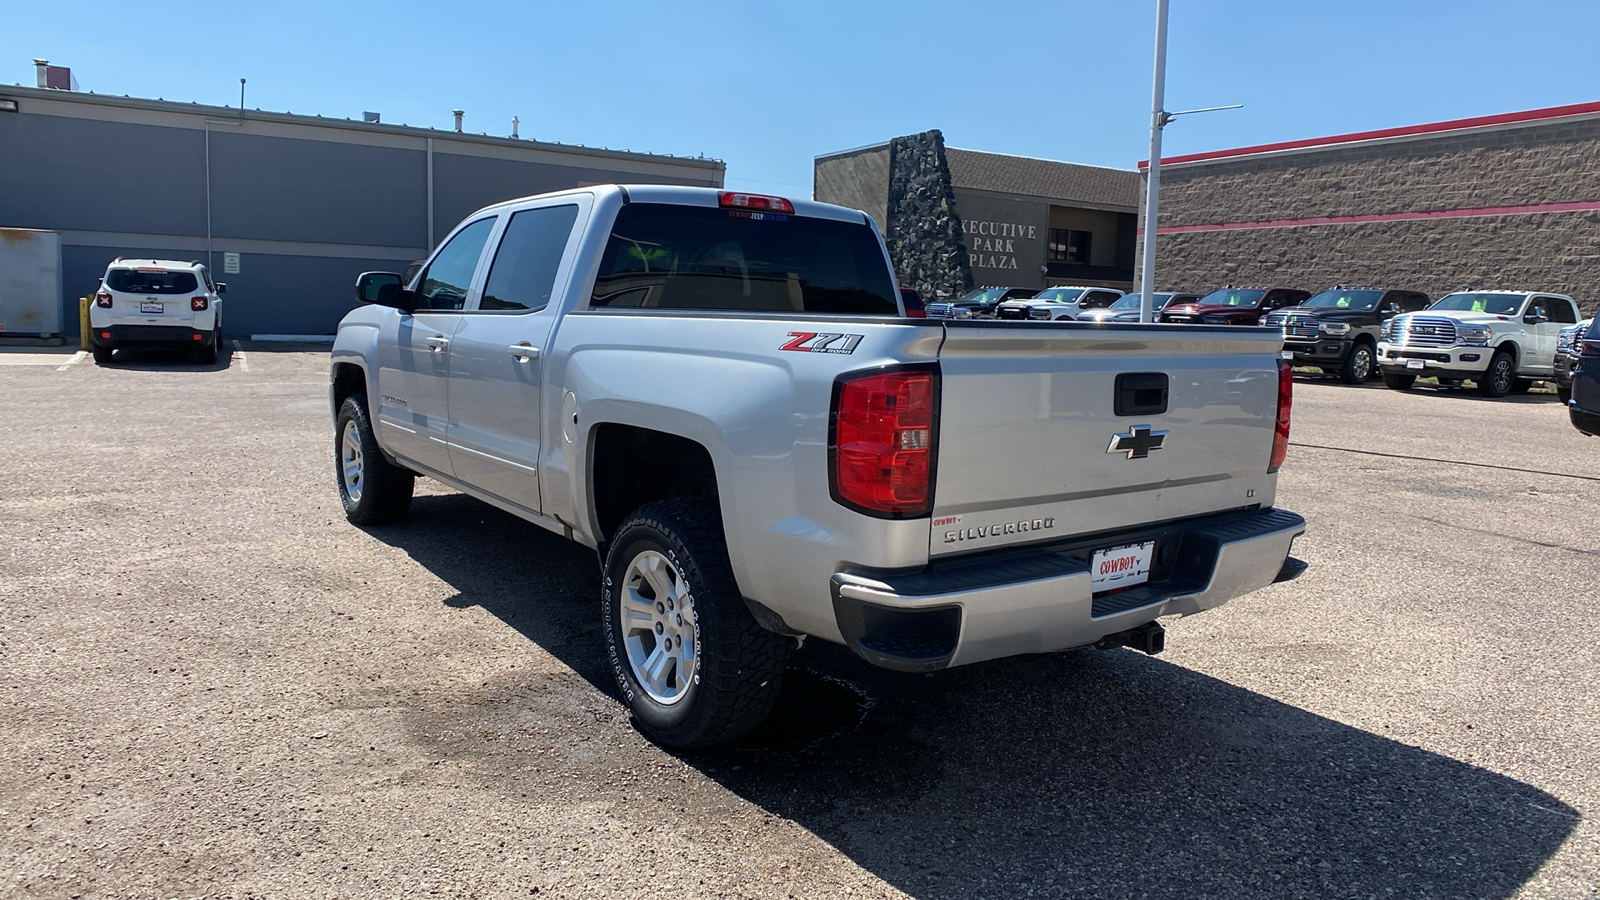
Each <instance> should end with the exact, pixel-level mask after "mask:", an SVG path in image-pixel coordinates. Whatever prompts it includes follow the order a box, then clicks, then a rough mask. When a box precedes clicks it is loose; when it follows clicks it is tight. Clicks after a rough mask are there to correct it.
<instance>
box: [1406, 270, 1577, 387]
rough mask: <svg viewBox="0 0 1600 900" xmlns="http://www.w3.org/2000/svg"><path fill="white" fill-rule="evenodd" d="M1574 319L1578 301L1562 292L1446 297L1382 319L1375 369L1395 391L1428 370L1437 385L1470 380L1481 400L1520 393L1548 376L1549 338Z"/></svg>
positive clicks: (1551, 365)
mask: <svg viewBox="0 0 1600 900" xmlns="http://www.w3.org/2000/svg"><path fill="white" fill-rule="evenodd" d="M1577 321H1578V304H1576V303H1574V302H1573V301H1572V298H1571V297H1568V296H1565V295H1562V294H1541V293H1537V292H1528V291H1462V292H1459V293H1455V294H1447V295H1445V296H1443V297H1441V298H1439V299H1438V300H1436V301H1434V303H1433V305H1431V306H1429V307H1428V308H1427V309H1425V310H1422V311H1421V312H1415V313H1408V314H1406V315H1402V316H1396V317H1394V318H1392V319H1390V320H1388V321H1387V322H1385V323H1384V324H1383V330H1382V331H1381V332H1380V333H1379V335H1378V367H1379V368H1380V369H1382V370H1383V383H1384V384H1385V385H1387V386H1389V387H1390V388H1393V389H1394V390H1398V391H1404V390H1409V389H1410V388H1411V386H1412V384H1413V383H1414V382H1415V381H1416V380H1417V377H1418V376H1429V375H1431V376H1435V377H1437V378H1438V379H1439V381H1440V383H1441V384H1457V385H1459V384H1460V383H1461V382H1462V381H1463V380H1466V379H1471V380H1473V381H1475V382H1477V384H1478V392H1479V393H1481V394H1483V395H1484V396H1487V397H1504V396H1505V395H1507V394H1510V393H1526V392H1527V390H1528V388H1530V387H1532V386H1533V381H1534V379H1536V378H1550V377H1553V375H1554V374H1555V353H1556V340H1557V338H1559V337H1560V335H1561V329H1563V328H1565V327H1567V326H1568V325H1574V324H1577Z"/></svg>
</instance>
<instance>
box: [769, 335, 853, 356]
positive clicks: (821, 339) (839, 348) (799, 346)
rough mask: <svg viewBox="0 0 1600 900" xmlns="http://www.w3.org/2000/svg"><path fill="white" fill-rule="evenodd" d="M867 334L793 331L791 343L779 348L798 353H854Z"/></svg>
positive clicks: (790, 336)
mask: <svg viewBox="0 0 1600 900" xmlns="http://www.w3.org/2000/svg"><path fill="white" fill-rule="evenodd" d="M865 336H866V335H861V334H823V333H818V332H815V331H791V332H789V338H790V340H789V343H787V344H784V345H783V346H782V347H779V348H778V349H779V350H794V351H796V352H798V353H854V352H856V345H857V344H859V343H861V339H862V338H863V337H865Z"/></svg>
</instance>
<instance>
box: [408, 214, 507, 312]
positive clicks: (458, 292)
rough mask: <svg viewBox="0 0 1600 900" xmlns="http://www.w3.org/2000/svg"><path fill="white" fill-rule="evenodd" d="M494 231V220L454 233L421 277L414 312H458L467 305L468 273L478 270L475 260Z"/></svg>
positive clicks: (481, 253) (483, 220) (469, 284)
mask: <svg viewBox="0 0 1600 900" xmlns="http://www.w3.org/2000/svg"><path fill="white" fill-rule="evenodd" d="M493 229H494V217H493V216H490V217H489V218H487V219H479V220H478V221H476V222H473V223H472V224H471V225H468V226H467V227H466V228H463V229H461V230H460V231H458V232H456V236H455V237H453V238H451V239H450V242H449V243H447V244H445V245H444V247H443V248H442V249H440V251H439V252H438V254H436V255H435V256H434V258H433V261H432V262H431V263H429V264H428V268H427V271H425V272H423V273H422V282H421V285H420V286H419V288H418V290H417V301H418V302H417V309H418V310H419V311H420V310H425V309H432V310H451V309H461V308H462V307H464V306H466V304H467V290H468V289H469V288H471V287H472V273H473V272H474V271H475V270H476V269H477V268H478V257H479V256H481V255H483V245H484V244H485V243H486V242H487V241H488V240H489V232H490V231H491V230H493Z"/></svg>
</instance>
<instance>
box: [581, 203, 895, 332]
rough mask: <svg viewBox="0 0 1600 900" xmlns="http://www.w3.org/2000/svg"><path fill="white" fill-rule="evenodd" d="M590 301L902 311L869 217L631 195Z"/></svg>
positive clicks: (602, 303)
mask: <svg viewBox="0 0 1600 900" xmlns="http://www.w3.org/2000/svg"><path fill="white" fill-rule="evenodd" d="M591 305H592V306H594V307H596V308H599V307H609V308H626V307H632V308H642V309H694V310H740V311H748V312H787V313H794V312H807V313H847V314H856V315H879V316H896V315H899V313H900V307H899V304H898V303H897V302H896V299H895V289H894V282H893V280H892V279H891V277H890V274H889V264H888V261H887V260H886V259H885V258H884V255H883V249H882V247H881V245H880V244H879V243H878V239H877V237H876V235H874V233H873V232H872V229H870V228H868V227H867V225H866V223H865V222H859V223H853V222H841V221H836V220H833V219H820V218H813V217H810V216H798V215H793V214H785V213H772V212H755V211H750V210H744V209H723V208H707V207H700V206H680V205H675V204H668V203H630V204H628V205H627V206H624V207H623V208H622V209H621V210H620V211H619V212H618V213H617V221H616V224H615V225H613V226H612V230H611V237H610V239H609V241H608V242H607V243H606V248H605V252H604V254H603V255H602V256H601V259H600V272H599V275H598V277H597V278H596V279H595V285H594V297H593V298H592V300H591Z"/></svg>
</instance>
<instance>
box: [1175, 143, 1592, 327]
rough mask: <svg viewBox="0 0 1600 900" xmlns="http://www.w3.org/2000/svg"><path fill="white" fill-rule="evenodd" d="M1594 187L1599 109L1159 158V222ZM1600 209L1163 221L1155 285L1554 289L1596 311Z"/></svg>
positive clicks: (1515, 200) (1548, 195)
mask: <svg viewBox="0 0 1600 900" xmlns="http://www.w3.org/2000/svg"><path fill="white" fill-rule="evenodd" d="M1597 200H1600V120H1588V121H1585V120H1578V121H1573V120H1565V121H1563V120H1552V121H1546V122H1531V123H1525V124H1520V125H1516V126H1502V127H1499V128H1494V129H1489V130H1481V131H1471V132H1460V133H1443V134H1439V135H1437V136H1433V137H1426V138H1420V139H1413V140H1405V141H1396V142H1390V143H1377V144H1369V145H1365V146H1348V147H1331V148H1328V149H1326V150H1313V151H1299V152H1292V153H1284V154H1281V155H1277V156H1260V157H1252V158H1241V159H1223V160H1216V161H1207V162H1197V163H1190V164H1185V165H1181V166H1174V167H1172V168H1166V169H1163V170H1162V172H1161V219H1160V224H1161V225H1162V226H1164V227H1165V226H1173V225H1190V226H1193V225H1215V224H1221V223H1237V222H1262V221H1271V220H1283V219H1305V218H1313V217H1321V216H1363V215H1375V214H1377V215H1382V214H1393V213H1416V212H1428V211H1435V210H1451V209H1456V210H1467V209H1482V208H1487V207H1504V206H1521V205H1529V204H1547V203H1563V202H1572V201H1597ZM1596 226H1600V212H1594V211H1548V212H1533V213H1528V214H1521V215H1501V216H1475V217H1467V218H1440V219H1416V220H1405V221H1388V222H1366V223H1344V224H1331V225H1297V226H1293V227H1277V228H1241V229H1228V230H1216V231H1195V232H1186V233H1179V234H1163V235H1160V236H1159V237H1158V238H1157V244H1156V248H1157V259H1156V272H1157V280H1158V281H1159V284H1158V287H1159V288H1160V289H1162V290H1177V289H1183V290H1207V289H1209V288H1212V287H1216V286H1218V285H1221V284H1224V283H1228V282H1234V283H1268V282H1270V283H1274V284H1286V285H1295V286H1298V287H1303V288H1305V289H1307V290H1317V289H1320V288H1323V287H1327V286H1330V285H1333V284H1338V283H1345V284H1385V285H1392V286H1395V287H1405V288H1415V289H1418V290H1424V291H1427V292H1429V293H1430V294H1432V295H1434V296H1439V295H1441V294H1444V293H1448V292H1449V291H1452V290H1459V289H1462V288H1469V287H1470V288H1507V289H1525V290H1550V291H1557V292H1560V293H1564V294H1569V295H1571V296H1572V297H1574V298H1576V299H1577V300H1578V302H1579V305H1580V306H1581V307H1582V308H1583V309H1584V310H1585V311H1586V312H1590V313H1592V312H1593V311H1594V310H1595V308H1596V303H1597V300H1600V244H1597V242H1596V239H1595V235H1596V234H1600V231H1597V228H1596Z"/></svg>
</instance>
